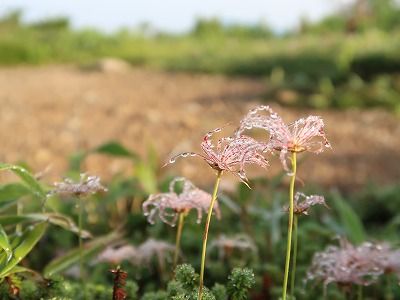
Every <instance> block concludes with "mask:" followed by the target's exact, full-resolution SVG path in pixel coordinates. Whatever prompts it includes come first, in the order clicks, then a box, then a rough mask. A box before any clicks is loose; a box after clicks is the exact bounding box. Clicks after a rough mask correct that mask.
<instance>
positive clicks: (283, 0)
mask: <svg viewBox="0 0 400 300" xmlns="http://www.w3.org/2000/svg"><path fill="white" fill-rule="evenodd" d="M349 1H351V0H201V1H199V0H145V1H138V0H64V1H62V0H0V14H4V13H6V12H8V11H10V10H12V9H15V8H20V9H22V10H23V12H24V20H26V21H35V20H40V19H43V18H46V17H55V16H67V17H69V18H70V20H71V22H72V25H73V27H75V28H82V27H95V28H98V29H101V30H104V31H107V32H112V31H115V30H118V29H119V28H121V27H135V26H138V25H139V24H141V23H144V22H147V23H150V24H152V25H153V26H154V27H155V28H157V29H160V30H162V31H168V32H184V31H187V30H189V29H190V28H191V27H192V26H193V24H194V22H195V20H196V18H199V17H206V18H210V17H219V18H220V19H221V20H222V21H224V22H229V23H230V22H231V23H233V22H237V23H245V24H254V23H257V22H260V21H262V22H266V23H267V24H269V25H270V26H272V28H273V29H274V30H276V31H278V32H279V31H285V30H287V29H291V28H294V27H295V26H296V25H297V24H298V23H299V21H300V19H301V18H302V17H306V18H308V19H309V20H318V19H320V18H321V17H323V16H325V15H327V14H329V13H330V12H332V11H333V10H334V9H336V8H338V7H339V5H340V4H343V3H346V2H349Z"/></svg>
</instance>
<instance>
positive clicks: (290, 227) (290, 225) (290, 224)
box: [282, 152, 297, 300]
mask: <svg viewBox="0 0 400 300" xmlns="http://www.w3.org/2000/svg"><path fill="white" fill-rule="evenodd" d="M296 168H297V166H296V152H292V178H291V180H290V187H289V222H288V237H287V244H286V261H285V276H284V278H283V292H282V300H286V294H287V284H288V278H289V265H290V251H291V247H292V231H293V201H294V183H295V181H296Z"/></svg>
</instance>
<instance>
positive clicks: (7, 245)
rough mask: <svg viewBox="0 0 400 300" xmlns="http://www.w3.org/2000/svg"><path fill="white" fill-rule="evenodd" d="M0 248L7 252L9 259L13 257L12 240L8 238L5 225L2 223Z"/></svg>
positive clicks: (0, 226)
mask: <svg viewBox="0 0 400 300" xmlns="http://www.w3.org/2000/svg"><path fill="white" fill-rule="evenodd" d="M0 248H2V249H3V250H4V251H5V252H6V253H7V261H9V260H10V259H11V257H12V250H11V245H10V241H9V240H8V236H7V233H6V232H5V231H4V229H3V226H2V225H1V224H0Z"/></svg>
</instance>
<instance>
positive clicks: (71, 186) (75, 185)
mask: <svg viewBox="0 0 400 300" xmlns="http://www.w3.org/2000/svg"><path fill="white" fill-rule="evenodd" d="M54 187H55V188H54V189H53V190H52V191H51V192H50V195H54V194H56V195H60V196H64V197H65V196H75V197H84V196H88V195H92V194H96V193H98V192H106V191H107V189H106V188H105V187H104V186H103V185H102V184H101V182H100V177H98V176H88V175H86V174H81V175H80V180H79V182H75V181H73V180H72V179H70V178H65V179H64V181H62V182H56V183H54Z"/></svg>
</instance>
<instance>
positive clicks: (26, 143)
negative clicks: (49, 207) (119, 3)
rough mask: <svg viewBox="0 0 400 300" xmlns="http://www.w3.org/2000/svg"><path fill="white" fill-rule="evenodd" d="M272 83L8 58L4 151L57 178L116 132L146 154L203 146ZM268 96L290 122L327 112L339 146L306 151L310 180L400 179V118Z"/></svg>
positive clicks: (116, 163)
mask: <svg viewBox="0 0 400 300" xmlns="http://www.w3.org/2000/svg"><path fill="white" fill-rule="evenodd" d="M265 89H266V86H265V83H264V82H262V81H259V80H254V79H231V78H225V77H223V76H210V75H191V74H179V73H178V74H177V73H166V72H159V71H152V70H145V69H132V70H123V71H121V72H117V71H98V70H97V71H88V70H86V71H85V70H82V69H79V68H77V67H74V66H42V67H13V68H2V69H0V104H1V110H0V114H1V117H0V124H1V128H2V130H1V131H0V139H1V141H2V147H1V148H0V160H1V161H5V162H17V161H21V160H23V161H25V162H27V163H28V164H29V165H30V166H32V168H33V170H35V171H37V172H40V171H43V170H45V169H46V170H47V172H46V174H45V175H46V176H45V178H44V180H45V181H48V182H51V181H52V180H56V179H59V178H60V177H61V176H62V175H63V174H64V172H65V170H66V168H67V165H68V157H69V155H71V154H72V153H74V152H76V151H78V150H83V149H90V148H92V147H95V146H97V145H99V144H101V143H104V142H107V141H109V140H117V141H120V142H122V143H123V144H124V145H126V146H127V147H128V148H130V149H132V150H134V151H136V152H138V153H140V154H141V155H145V154H146V153H147V150H146V149H148V148H149V147H150V146H153V147H154V148H155V149H156V150H157V153H158V155H159V158H160V161H161V162H164V161H166V160H167V159H168V157H169V156H170V155H172V154H175V153H178V152H179V151H183V150H185V151H200V149H199V143H200V141H201V138H202V136H203V134H204V133H205V132H207V131H208V130H209V129H213V128H215V127H219V126H221V125H224V124H226V123H228V122H233V123H237V122H238V121H239V120H240V118H241V116H242V115H244V114H245V113H246V112H247V111H248V109H250V108H252V107H254V106H256V105H258V104H259V103H261V101H262V94H263V93H264V92H265ZM271 103H272V106H274V108H275V109H276V110H277V111H278V112H280V113H281V114H282V115H283V117H284V119H285V120H287V121H288V122H291V121H294V120H295V119H297V118H299V117H301V116H304V115H308V114H318V115H321V116H322V117H323V118H324V119H325V122H326V131H327V133H328V137H329V139H330V141H331V144H332V146H333V149H332V150H329V151H326V152H324V153H322V154H320V155H318V156H313V155H304V160H303V162H302V165H301V167H300V173H299V175H300V178H301V179H302V180H303V181H307V183H310V182H311V183H313V184H314V183H315V184H322V185H324V186H326V187H340V188H357V187H361V186H363V185H366V184H369V183H370V182H375V183H378V184H390V183H396V182H397V183H398V182H399V179H400V163H399V162H400V150H399V149H400V139H399V137H400V122H399V118H396V117H395V116H393V115H392V114H390V113H388V112H384V111H380V110H370V111H358V110H351V111H346V112H339V111H313V110H299V109H290V108H282V107H279V106H277V105H274V104H273V102H272V101H271ZM231 129H232V130H233V129H234V127H232V128H227V129H226V132H229V130H231ZM271 164H272V167H271V170H270V171H269V172H268V174H271V175H269V176H272V174H275V173H276V172H278V171H279V168H280V165H279V161H278V159H276V158H273V159H272V162H271ZM84 167H85V169H87V170H88V172H90V173H100V174H101V175H103V176H105V177H109V176H111V175H112V174H115V173H118V172H126V171H127V170H128V169H129V168H130V167H131V166H130V165H129V163H128V162H127V161H126V160H115V159H113V160H111V159H108V158H105V157H100V156H98V155H95V156H93V157H90V158H88V159H87V160H86V162H85V166H84ZM163 171H164V172H171V173H175V174H182V173H181V172H183V174H184V175H186V176H188V177H189V178H192V179H193V180H195V181H196V180H198V181H200V182H202V183H209V180H212V179H213V174H212V171H211V170H210V169H209V168H208V167H207V166H206V165H204V164H202V163H201V162H199V161H196V159H191V160H188V161H186V162H179V163H177V164H176V166H175V167H169V168H168V169H164V170H163ZM257 172H258V174H259V172H260V171H257V170H255V171H254V174H255V175H257V174H256V173H257ZM2 176H4V175H2ZM231 180H232V178H230V179H228V180H227V181H226V183H225V185H226V187H227V188H228V187H229V184H230V182H231Z"/></svg>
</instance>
